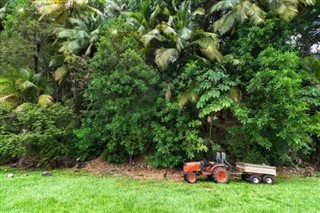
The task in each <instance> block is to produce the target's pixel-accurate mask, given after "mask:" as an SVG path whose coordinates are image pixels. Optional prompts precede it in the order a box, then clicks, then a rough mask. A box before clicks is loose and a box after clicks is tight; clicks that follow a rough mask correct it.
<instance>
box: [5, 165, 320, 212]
mask: <svg viewBox="0 0 320 213" xmlns="http://www.w3.org/2000/svg"><path fill="white" fill-rule="evenodd" d="M0 169H1V168H0ZM8 172H12V173H15V177H14V178H12V179H9V178H7V175H8ZM8 172H7V173H4V172H3V168H2V170H1V172H0V212H45V213H47V212H139V213H140V212H214V211H217V210H219V211H220V212H319V211H320V178H317V177H313V178H300V177H297V176H296V177H290V178H286V177H282V178H281V177H280V178H278V180H277V183H276V184H275V185H265V184H260V185H252V184H249V183H247V182H243V181H240V180H233V181H232V182H231V183H230V184H227V185H220V184H215V183H213V182H210V181H207V180H200V181H199V182H197V183H196V184H188V183H186V182H184V181H183V180H181V181H170V180H135V179H132V178H129V177H113V176H98V175H95V174H91V173H89V172H79V173H74V172H72V171H66V170H64V171H62V170H56V171H51V172H52V176H50V177H42V176H41V172H40V171H35V172H28V173H29V176H27V177H25V176H23V174H24V173H26V171H21V172H18V171H10V170H9V171H8Z"/></svg>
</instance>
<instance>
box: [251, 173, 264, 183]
mask: <svg viewBox="0 0 320 213" xmlns="http://www.w3.org/2000/svg"><path fill="white" fill-rule="evenodd" d="M249 181H250V183H253V184H259V183H261V177H259V176H258V175H251V176H250V178H249Z"/></svg>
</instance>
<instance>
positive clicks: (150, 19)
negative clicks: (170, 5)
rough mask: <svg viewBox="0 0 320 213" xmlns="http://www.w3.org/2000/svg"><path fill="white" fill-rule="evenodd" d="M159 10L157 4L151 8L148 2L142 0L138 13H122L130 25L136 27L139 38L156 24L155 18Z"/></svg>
mask: <svg viewBox="0 0 320 213" xmlns="http://www.w3.org/2000/svg"><path fill="white" fill-rule="evenodd" d="M160 12H161V9H160V6H159V5H158V4H157V5H156V6H155V8H152V5H151V1H150V0H142V1H141V3H140V8H139V11H136V12H129V13H124V14H125V15H126V16H127V20H128V22H129V23H131V24H132V25H134V26H136V28H137V32H138V35H139V36H142V35H144V34H146V33H147V32H148V31H150V30H151V29H154V27H155V26H156V24H157V16H158V15H159V14H160Z"/></svg>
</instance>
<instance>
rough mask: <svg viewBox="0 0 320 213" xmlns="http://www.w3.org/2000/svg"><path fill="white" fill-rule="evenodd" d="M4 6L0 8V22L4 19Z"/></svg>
mask: <svg viewBox="0 0 320 213" xmlns="http://www.w3.org/2000/svg"><path fill="white" fill-rule="evenodd" d="M6 10H7V8H6V6H4V7H2V8H0V20H2V19H4V17H5V16H6Z"/></svg>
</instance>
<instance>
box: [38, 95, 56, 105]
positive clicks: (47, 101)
mask: <svg viewBox="0 0 320 213" xmlns="http://www.w3.org/2000/svg"><path fill="white" fill-rule="evenodd" d="M53 103H54V101H53V97H52V96H50V95H47V94H42V95H40V96H39V98H38V104H39V105H41V106H49V105H52V104H53Z"/></svg>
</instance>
